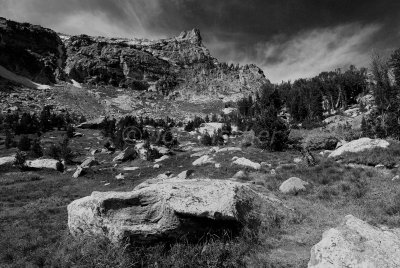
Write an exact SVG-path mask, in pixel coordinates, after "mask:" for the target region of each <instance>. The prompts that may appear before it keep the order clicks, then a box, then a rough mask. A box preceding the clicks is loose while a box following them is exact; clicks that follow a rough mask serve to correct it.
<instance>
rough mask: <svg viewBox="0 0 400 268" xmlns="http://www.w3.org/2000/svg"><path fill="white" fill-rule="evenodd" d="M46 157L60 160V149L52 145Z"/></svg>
mask: <svg viewBox="0 0 400 268" xmlns="http://www.w3.org/2000/svg"><path fill="white" fill-rule="evenodd" d="M46 155H47V156H50V157H51V158H54V159H59V158H60V147H59V146H57V145H55V144H52V145H50V147H49V148H48V149H47V151H46Z"/></svg>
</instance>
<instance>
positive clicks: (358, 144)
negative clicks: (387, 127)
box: [329, 138, 390, 157]
mask: <svg viewBox="0 0 400 268" xmlns="http://www.w3.org/2000/svg"><path fill="white" fill-rule="evenodd" d="M389 145H390V144H389V142H387V141H385V140H381V139H370V138H361V139H358V140H354V141H351V142H348V143H346V144H344V145H343V146H341V147H339V148H338V149H336V150H334V151H333V152H332V153H331V154H330V155H329V157H338V156H341V155H343V154H345V153H358V152H362V151H366V150H371V149H375V148H387V147H389Z"/></svg>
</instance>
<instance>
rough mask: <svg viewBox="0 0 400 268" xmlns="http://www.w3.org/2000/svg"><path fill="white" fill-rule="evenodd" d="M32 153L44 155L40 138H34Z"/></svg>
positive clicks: (35, 155) (36, 155)
mask: <svg viewBox="0 0 400 268" xmlns="http://www.w3.org/2000/svg"><path fill="white" fill-rule="evenodd" d="M31 153H32V155H33V156H34V157H42V156H43V150H42V146H40V140H39V139H35V140H33V142H32V146H31Z"/></svg>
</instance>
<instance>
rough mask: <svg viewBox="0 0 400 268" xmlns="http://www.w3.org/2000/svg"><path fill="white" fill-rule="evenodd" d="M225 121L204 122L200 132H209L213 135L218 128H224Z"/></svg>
mask: <svg viewBox="0 0 400 268" xmlns="http://www.w3.org/2000/svg"><path fill="white" fill-rule="evenodd" d="M223 125H224V124H223V123H203V124H201V125H200V127H199V132H200V133H201V134H205V133H209V134H210V135H212V134H213V133H214V132H216V131H218V129H222V126H223Z"/></svg>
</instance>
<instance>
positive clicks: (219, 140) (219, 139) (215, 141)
mask: <svg viewBox="0 0 400 268" xmlns="http://www.w3.org/2000/svg"><path fill="white" fill-rule="evenodd" d="M211 143H212V145H214V146H219V145H224V138H223V136H222V132H221V130H218V131H216V132H214V134H213V135H212V137H211Z"/></svg>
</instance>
